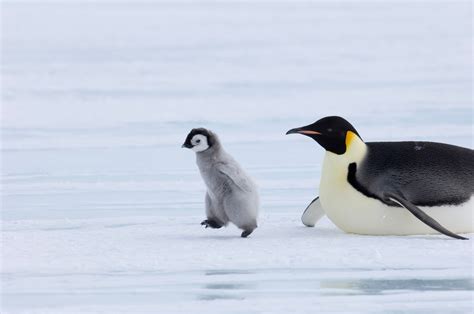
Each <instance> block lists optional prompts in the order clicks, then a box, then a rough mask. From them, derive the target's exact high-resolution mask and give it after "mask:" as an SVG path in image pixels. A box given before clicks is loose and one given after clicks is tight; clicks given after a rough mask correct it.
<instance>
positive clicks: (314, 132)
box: [286, 128, 321, 135]
mask: <svg viewBox="0 0 474 314" xmlns="http://www.w3.org/2000/svg"><path fill="white" fill-rule="evenodd" d="M295 133H299V134H304V135H321V133H319V132H316V131H310V130H303V129H301V128H296V129H292V130H289V131H288V132H286V135H288V134H295Z"/></svg>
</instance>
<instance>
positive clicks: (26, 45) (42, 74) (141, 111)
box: [0, 1, 474, 314]
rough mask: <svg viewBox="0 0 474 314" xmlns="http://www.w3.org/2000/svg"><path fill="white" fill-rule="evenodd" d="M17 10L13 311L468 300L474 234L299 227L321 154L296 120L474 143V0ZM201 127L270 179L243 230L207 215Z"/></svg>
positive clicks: (352, 308)
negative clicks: (207, 224)
mask: <svg viewBox="0 0 474 314" xmlns="http://www.w3.org/2000/svg"><path fill="white" fill-rule="evenodd" d="M1 5H2V7H1V8H2V27H3V29H2V34H1V35H2V63H1V71H2V73H1V78H2V115H1V123H2V124H1V131H2V141H1V144H2V147H1V158H2V174H1V184H2V189H1V195H2V203H1V220H2V229H1V234H2V236H1V276H2V277H1V288H2V293H1V296H2V304H1V307H0V311H1V313H58V314H59V313H61V314H63V313H122V312H127V313H143V312H152V313H173V312H184V313H246V314H247V313H291V312H300V313H306V312H307V313H322V312H330V311H339V312H372V313H380V312H388V313H448V312H449V313H470V312H473V309H474V294H473V290H474V281H473V265H474V264H473V246H472V241H455V240H451V239H447V238H446V237H444V236H412V237H368V236H358V235H350V234H344V233H343V232H341V231H340V230H338V229H337V228H336V227H335V226H334V225H333V224H332V223H331V222H330V221H328V220H327V219H324V220H323V221H322V222H321V224H318V226H317V227H316V228H314V229H313V228H305V227H303V226H302V224H301V222H300V221H299V219H300V215H301V213H302V211H303V209H304V208H305V206H306V205H307V204H308V203H309V202H310V201H311V200H312V199H313V198H314V197H315V196H316V195H317V191H318V181H319V176H320V168H321V160H322V156H323V152H322V149H321V148H320V147H318V146H317V145H316V144H315V143H313V142H311V141H310V140H308V139H305V138H303V137H296V136H295V137H285V136H284V133H285V132H286V131H287V130H288V129H290V128H293V127H297V126H301V125H304V124H307V123H309V122H312V121H314V120H316V119H318V118H320V117H322V116H325V115H330V114H331V115H333V114H338V115H343V116H345V117H346V118H348V119H349V120H350V121H351V122H353V124H354V125H355V126H356V127H357V128H358V130H359V132H360V133H361V135H362V136H363V138H364V139H365V140H367V141H377V140H431V141H439V142H447V143H451V144H456V145H461V146H466V147H471V148H472V147H473V142H472V141H473V136H472V125H473V124H472V123H473V121H472V119H473V109H472V98H471V97H472V76H471V72H472V60H471V58H472V55H471V54H472V47H471V44H472V30H471V29H472V11H471V9H472V8H471V4H470V2H468V1H466V2H458V1H452V2H451V1H434V2H425V1H420V2H408V1H406V2H405V1H390V2H385V1H373V2H361V1H342V2H329V1H328V2H324V1H313V2H309V1H308V2H292V1H279V2H272V1H260V2H253V3H252V4H250V3H246V2H228V1H217V2H212V1H204V2H203V1H189V2H182V1H180V2H172V1H169V2H166V1H148V2H133V4H127V3H125V2H114V1H102V2H100V3H93V2H75V1H64V2H56V3H44V2H41V1H35V2H29V3H26V2H2V3H1ZM197 126H206V127H209V128H212V129H213V130H215V131H216V132H218V133H219V134H220V136H221V138H222V140H223V142H224V145H225V147H226V148H227V150H228V151H229V152H230V153H231V154H232V155H234V156H235V157H236V159H238V160H239V161H240V162H241V164H242V165H243V166H244V167H245V168H246V169H247V170H248V172H249V173H250V174H251V175H252V176H253V177H255V179H256V180H257V182H258V183H259V186H260V190H261V198H262V215H261V222H260V227H259V229H257V230H256V231H255V233H254V234H253V235H252V236H251V237H250V238H248V239H241V238H239V234H240V232H239V231H238V230H237V229H236V228H235V227H232V226H231V227H229V228H227V229H225V230H204V229H202V228H201V226H200V225H199V223H200V221H201V220H202V219H203V218H204V210H203V197H204V191H205V190H204V186H203V183H202V180H201V178H200V177H199V174H198V171H197V168H196V166H195V163H194V155H193V153H192V152H190V151H187V150H183V149H181V148H180V146H181V143H182V142H183V141H184V138H185V136H186V134H187V132H188V131H189V130H190V129H191V128H192V127H197ZM470 237H474V236H473V235H470Z"/></svg>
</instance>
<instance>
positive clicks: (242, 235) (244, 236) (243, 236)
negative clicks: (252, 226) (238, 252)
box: [240, 230, 253, 238]
mask: <svg viewBox="0 0 474 314" xmlns="http://www.w3.org/2000/svg"><path fill="white" fill-rule="evenodd" d="M252 232H253V230H250V231H249V230H245V231H244V232H242V234H241V235H240V236H241V237H242V238H246V237H248V236H249V235H251V234H252Z"/></svg>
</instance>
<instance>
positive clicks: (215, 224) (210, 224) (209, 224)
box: [201, 219, 222, 229]
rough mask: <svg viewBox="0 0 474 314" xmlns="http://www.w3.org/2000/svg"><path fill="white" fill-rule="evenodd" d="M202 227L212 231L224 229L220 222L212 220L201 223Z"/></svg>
mask: <svg viewBox="0 0 474 314" xmlns="http://www.w3.org/2000/svg"><path fill="white" fill-rule="evenodd" d="M201 226H205V227H206V228H212V229H219V228H221V227H222V225H220V224H219V223H218V222H216V221H215V220H211V219H206V220H204V221H203V222H201Z"/></svg>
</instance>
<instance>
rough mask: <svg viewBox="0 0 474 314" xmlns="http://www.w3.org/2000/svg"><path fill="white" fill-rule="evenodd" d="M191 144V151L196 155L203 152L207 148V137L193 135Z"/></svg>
mask: <svg viewBox="0 0 474 314" xmlns="http://www.w3.org/2000/svg"><path fill="white" fill-rule="evenodd" d="M191 144H192V145H193V148H191V149H192V150H193V151H195V152H196V153H199V152H203V151H205V150H207V149H208V148H209V144H208V142H207V137H206V136H204V135H202V134H197V135H194V136H193V138H192V139H191Z"/></svg>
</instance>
